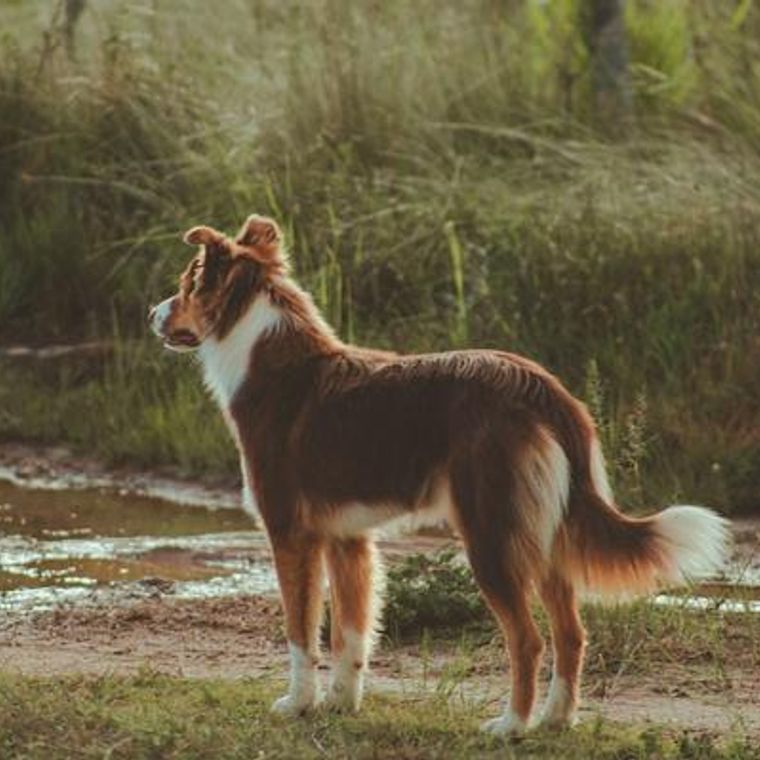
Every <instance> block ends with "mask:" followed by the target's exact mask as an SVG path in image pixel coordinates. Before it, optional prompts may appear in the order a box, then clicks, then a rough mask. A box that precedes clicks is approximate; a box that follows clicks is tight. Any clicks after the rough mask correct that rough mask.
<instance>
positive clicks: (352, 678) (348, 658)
mask: <svg viewBox="0 0 760 760" xmlns="http://www.w3.org/2000/svg"><path fill="white" fill-rule="evenodd" d="M341 634H342V636H343V642H344V643H343V649H342V650H341V651H340V652H339V653H338V655H337V657H336V659H335V661H334V662H333V673H332V683H331V685H330V693H329V695H328V697H327V701H328V702H329V703H330V704H331V705H333V706H335V707H337V708H339V709H347V710H352V711H354V712H355V711H357V710H358V709H359V708H360V707H361V701H362V693H363V691H364V671H365V669H366V667H367V659H368V657H369V651H370V647H371V643H372V642H371V640H372V634H371V632H368V633H359V631H356V630H354V629H353V628H344V629H343V630H342V631H341Z"/></svg>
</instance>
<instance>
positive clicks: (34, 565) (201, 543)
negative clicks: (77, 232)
mask: <svg viewBox="0 0 760 760" xmlns="http://www.w3.org/2000/svg"><path fill="white" fill-rule="evenodd" d="M168 496H169V497H170V496H171V494H168ZM180 496H181V495H180ZM180 501H182V498H180ZM209 503H211V504H212V505H213V504H217V503H218V502H216V501H214V500H213V499H210V500H209ZM745 534H746V535H745ZM742 535H744V539H743V540H742V541H741V542H740V546H741V552H740V553H739V554H737V555H736V556H735V558H734V561H733V563H732V565H731V566H730V568H729V569H728V571H727V572H726V573H725V574H724V575H723V576H721V577H720V578H718V579H714V580H713V581H711V582H709V583H703V584H701V585H698V586H695V587H693V588H690V589H688V590H686V591H677V592H672V593H670V592H669V593H668V594H660V595H658V596H656V597H655V598H654V602H655V603H656V604H661V605H673V606H680V607H685V608H694V609H714V610H719V611H723V612H738V613H760V551H758V546H760V527H758V526H756V525H754V524H753V525H752V526H751V529H750V530H745V531H744V533H743V534H742ZM444 543H445V541H444ZM440 545H441V539H438V540H437V541H436V542H434V544H431V545H430V546H427V545H425V544H424V539H423V538H421V537H416V538H411V537H408V538H406V539H402V540H401V541H398V542H395V541H394V542H391V543H386V544H385V546H384V547H383V549H384V553H385V554H386V556H389V558H390V560H391V561H393V557H394V556H396V557H397V556H401V555H403V554H408V553H409V552H413V551H433V550H435V548H436V546H440ZM276 589H277V584H276V580H275V578H274V574H273V571H272V565H271V558H270V555H269V551H268V547H267V544H266V540H265V538H264V536H263V534H262V533H261V531H258V530H254V529H253V524H252V522H251V521H250V519H249V518H248V517H247V516H246V515H245V513H243V512H242V511H241V510H239V509H229V508H224V507H217V508H206V507H201V506H190V505H187V504H183V503H174V502H172V501H167V500H166V499H165V498H154V497H148V496H145V495H142V494H139V493H138V494H135V493H131V492H130V493H127V492H126V491H123V490H122V491H118V490H114V489H112V488H89V489H88V488H54V489H51V488H48V487H46V488H33V487H32V488H30V487H22V486H20V485H19V484H18V483H14V482H5V481H3V480H2V479H0V610H5V611H14V610H15V611H19V612H26V611H41V610H47V609H51V608H53V607H56V606H57V605H60V604H69V603H71V604H85V605H86V604H111V605H113V604H121V603H125V602H128V601H129V600H130V599H140V598H145V597H146V596H147V597H150V596H155V595H158V594H170V595H172V596H174V597H175V598H180V599H203V598H211V597H222V596H236V595H241V594H247V595H248V594H264V593H272V592H275V591H276Z"/></svg>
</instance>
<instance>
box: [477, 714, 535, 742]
mask: <svg viewBox="0 0 760 760" xmlns="http://www.w3.org/2000/svg"><path fill="white" fill-rule="evenodd" d="M527 728H528V723H527V721H524V720H523V719H522V718H521V717H520V716H519V715H518V714H517V713H515V712H513V711H512V710H511V709H509V708H508V709H506V710H505V711H504V714H503V715H500V716H499V717H498V718H492V719H491V720H487V721H486V722H485V723H483V725H482V726H481V727H480V729H481V731H485V732H486V733H487V734H494V735H495V736H521V735H522V734H524V733H525V731H526V730H527Z"/></svg>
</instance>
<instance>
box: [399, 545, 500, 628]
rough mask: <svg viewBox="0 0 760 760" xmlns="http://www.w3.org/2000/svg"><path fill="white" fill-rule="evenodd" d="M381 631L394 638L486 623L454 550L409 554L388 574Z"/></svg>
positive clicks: (464, 566)
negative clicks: (383, 626)
mask: <svg viewBox="0 0 760 760" xmlns="http://www.w3.org/2000/svg"><path fill="white" fill-rule="evenodd" d="M387 582H388V585H387V602H386V606H385V630H386V632H387V633H388V634H389V635H390V636H391V637H392V638H394V639H399V638H404V637H405V636H409V635H412V634H419V633H420V632H422V631H435V630H450V629H452V628H458V627H461V626H464V625H470V624H476V625H482V624H484V623H487V622H488V621H489V620H490V615H489V613H488V610H487V609H486V607H485V604H484V603H483V600H482V598H481V596H480V593H479V592H478V589H477V587H476V586H475V582H474V580H473V578H472V572H471V571H470V568H469V567H468V566H467V563H466V562H465V561H463V560H462V558H461V557H460V556H459V554H458V552H457V550H456V548H454V547H448V548H445V549H441V550H440V551H438V552H435V553H434V554H412V555H410V556H408V557H406V558H405V559H404V560H403V561H402V562H400V563H399V564H398V565H396V566H394V567H392V568H391V569H390V570H389V572H388V579H387Z"/></svg>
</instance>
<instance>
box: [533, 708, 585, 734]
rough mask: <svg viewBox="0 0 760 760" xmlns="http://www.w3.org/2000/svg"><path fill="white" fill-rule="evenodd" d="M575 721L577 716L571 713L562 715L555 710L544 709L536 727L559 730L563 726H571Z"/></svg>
mask: <svg viewBox="0 0 760 760" xmlns="http://www.w3.org/2000/svg"><path fill="white" fill-rule="evenodd" d="M577 722H578V718H577V717H576V716H575V715H574V714H572V713H570V714H569V715H564V714H562V713H558V712H557V711H556V710H544V712H543V713H542V714H541V717H540V718H539V719H538V723H537V724H536V727H537V728H545V729H548V730H550V731H561V730H562V729H563V728H572V727H573V726H574V725H575V724H576V723H577Z"/></svg>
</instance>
